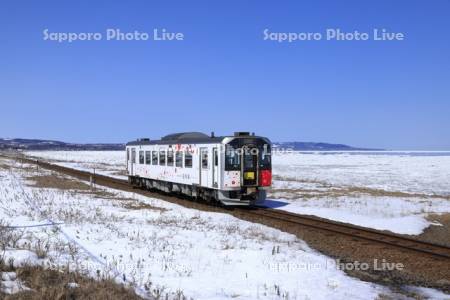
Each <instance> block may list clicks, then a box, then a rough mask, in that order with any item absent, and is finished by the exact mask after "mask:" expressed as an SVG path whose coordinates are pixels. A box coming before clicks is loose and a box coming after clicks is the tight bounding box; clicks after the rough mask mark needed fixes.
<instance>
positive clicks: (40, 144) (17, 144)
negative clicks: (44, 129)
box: [0, 138, 381, 151]
mask: <svg viewBox="0 0 450 300" xmlns="http://www.w3.org/2000/svg"><path fill="white" fill-rule="evenodd" d="M273 146H274V148H282V149H291V150H296V151H355V150H359V151H368V150H381V149H368V148H356V147H352V146H348V145H343V144H328V143H313V142H281V143H273ZM0 149H22V150H124V149H125V144H76V143H66V142H61V141H52V140H38V139H2V138H0Z"/></svg>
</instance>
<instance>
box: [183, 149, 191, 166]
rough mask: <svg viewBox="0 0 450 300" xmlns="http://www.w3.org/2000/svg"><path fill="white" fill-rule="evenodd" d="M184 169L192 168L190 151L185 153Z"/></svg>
mask: <svg viewBox="0 0 450 300" xmlns="http://www.w3.org/2000/svg"><path fill="white" fill-rule="evenodd" d="M184 167H185V168H192V153H191V152H189V151H185V152H184Z"/></svg>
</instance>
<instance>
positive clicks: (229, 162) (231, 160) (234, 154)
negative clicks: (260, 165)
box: [225, 145, 241, 171]
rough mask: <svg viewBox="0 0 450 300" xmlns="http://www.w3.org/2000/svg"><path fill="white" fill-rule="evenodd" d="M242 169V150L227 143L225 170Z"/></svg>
mask: <svg viewBox="0 0 450 300" xmlns="http://www.w3.org/2000/svg"><path fill="white" fill-rule="evenodd" d="M240 169H241V151H240V150H239V149H236V148H234V147H233V146H230V145H227V146H226V149H225V171H238V170H240Z"/></svg>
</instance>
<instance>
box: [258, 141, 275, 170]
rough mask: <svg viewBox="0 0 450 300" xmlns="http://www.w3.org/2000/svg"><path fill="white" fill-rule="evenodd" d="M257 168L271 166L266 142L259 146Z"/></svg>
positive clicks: (262, 168)
mask: <svg viewBox="0 0 450 300" xmlns="http://www.w3.org/2000/svg"><path fill="white" fill-rule="evenodd" d="M259 168H260V169H261V170H270V169H271V168H272V162H271V149H270V145H268V144H264V146H262V147H261V146H260V147H259Z"/></svg>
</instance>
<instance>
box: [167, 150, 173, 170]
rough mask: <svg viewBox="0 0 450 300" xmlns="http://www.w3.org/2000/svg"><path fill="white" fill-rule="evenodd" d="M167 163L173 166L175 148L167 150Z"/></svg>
mask: <svg viewBox="0 0 450 300" xmlns="http://www.w3.org/2000/svg"><path fill="white" fill-rule="evenodd" d="M167 165H168V166H172V167H173V150H172V149H170V148H169V150H167Z"/></svg>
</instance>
